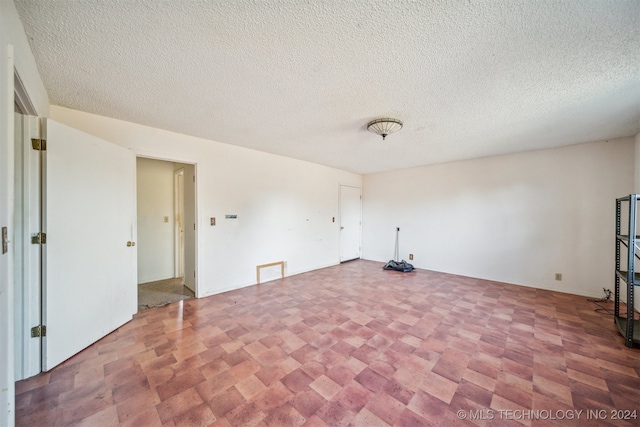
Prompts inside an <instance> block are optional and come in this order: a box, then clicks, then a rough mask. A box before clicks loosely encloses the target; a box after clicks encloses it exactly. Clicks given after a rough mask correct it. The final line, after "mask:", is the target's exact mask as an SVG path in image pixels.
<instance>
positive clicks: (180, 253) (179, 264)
mask: <svg viewBox="0 0 640 427" xmlns="http://www.w3.org/2000/svg"><path fill="white" fill-rule="evenodd" d="M173 209H174V216H173V218H174V245H173V250H174V256H175V269H174V277H176V278H178V277H182V280H183V281H184V261H185V259H184V258H185V257H184V233H185V223H184V222H185V221H184V220H185V218H184V168H180V169H178V170H175V171H173Z"/></svg>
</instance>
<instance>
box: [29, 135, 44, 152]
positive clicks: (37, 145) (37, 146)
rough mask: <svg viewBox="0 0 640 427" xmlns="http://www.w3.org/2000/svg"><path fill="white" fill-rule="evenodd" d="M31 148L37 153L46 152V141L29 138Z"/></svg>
mask: <svg viewBox="0 0 640 427" xmlns="http://www.w3.org/2000/svg"><path fill="white" fill-rule="evenodd" d="M31 148H33V149H34V150H37V151H46V150H47V140H46V139H37V138H31Z"/></svg>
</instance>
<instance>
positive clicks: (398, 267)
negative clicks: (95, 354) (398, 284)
mask: <svg viewBox="0 0 640 427" xmlns="http://www.w3.org/2000/svg"><path fill="white" fill-rule="evenodd" d="M382 268H383V269H384V270H395V271H402V272H403V273H411V272H412V271H413V265H411V264H409V263H408V262H407V261H405V260H402V261H400V262H398V261H394V260H391V261H389V262H388V263H386V264H385V266H384V267H382Z"/></svg>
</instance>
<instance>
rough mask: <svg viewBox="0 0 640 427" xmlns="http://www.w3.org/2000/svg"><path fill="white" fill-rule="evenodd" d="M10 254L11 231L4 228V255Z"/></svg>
mask: <svg viewBox="0 0 640 427" xmlns="http://www.w3.org/2000/svg"><path fill="white" fill-rule="evenodd" d="M7 252H9V229H8V228H7V227H2V254H3V255H4V254H6V253H7Z"/></svg>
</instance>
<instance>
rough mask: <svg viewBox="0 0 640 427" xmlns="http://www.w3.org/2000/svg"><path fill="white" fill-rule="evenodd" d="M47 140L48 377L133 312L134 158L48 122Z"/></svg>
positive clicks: (45, 344)
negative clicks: (49, 373) (54, 369)
mask: <svg viewBox="0 0 640 427" xmlns="http://www.w3.org/2000/svg"><path fill="white" fill-rule="evenodd" d="M46 133H47V137H46V140H47V149H46V151H45V153H46V154H45V159H46V160H45V162H44V165H45V166H44V176H45V180H44V195H45V197H44V201H43V205H44V212H45V215H44V219H45V221H44V222H45V224H44V230H45V232H46V244H44V245H43V247H44V268H43V269H44V272H43V274H44V278H45V280H44V286H43V304H44V310H43V317H44V324H45V326H46V336H45V338H44V340H43V360H42V366H43V370H45V371H47V370H50V369H51V368H53V367H54V366H56V365H58V364H59V363H61V362H63V361H64V360H66V359H68V358H69V357H71V356H73V355H74V354H76V353H77V352H79V351H81V350H82V349H84V348H86V347H88V346H89V345H91V344H92V343H94V342H95V341H97V340H99V339H100V338H102V337H103V336H105V335H107V334H108V333H110V332H111V331H113V330H115V329H116V328H118V327H119V326H121V325H123V324H124V323H126V322H127V321H129V320H131V318H132V316H133V314H135V313H136V311H137V291H136V290H137V287H136V276H137V273H136V268H137V266H136V257H137V254H136V247H135V236H136V229H135V226H136V225H135V224H136V221H135V215H136V198H135V197H136V196H135V193H136V190H135V182H136V175H135V170H136V162H135V156H134V154H133V153H132V152H131V151H129V150H127V149H125V148H122V147H119V146H117V145H115V144H112V143H109V142H106V141H103V140H101V139H99V138H96V137H93V136H90V135H88V134H85V133H83V132H80V131H78V130H77V129H74V128H71V127H68V126H66V125H63V124H61V123H57V122H55V121H52V120H48V121H47V125H46Z"/></svg>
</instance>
